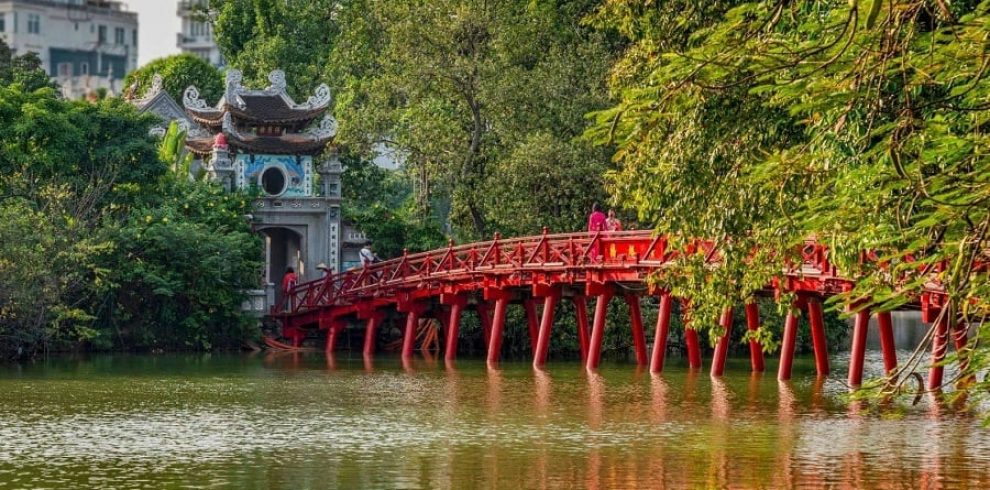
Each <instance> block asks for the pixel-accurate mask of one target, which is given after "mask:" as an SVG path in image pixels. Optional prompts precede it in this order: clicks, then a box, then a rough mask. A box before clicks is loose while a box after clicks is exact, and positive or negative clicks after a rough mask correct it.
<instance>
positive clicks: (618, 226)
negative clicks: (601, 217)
mask: <svg viewBox="0 0 990 490" xmlns="http://www.w3.org/2000/svg"><path fill="white" fill-rule="evenodd" d="M605 229H606V230H608V231H622V222H621V221H619V218H616V217H615V210H614V209H609V210H608V219H606V220H605Z"/></svg>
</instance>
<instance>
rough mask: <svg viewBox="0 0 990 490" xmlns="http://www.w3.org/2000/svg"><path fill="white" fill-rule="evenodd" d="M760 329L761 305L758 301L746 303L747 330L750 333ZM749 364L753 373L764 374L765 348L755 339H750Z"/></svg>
mask: <svg viewBox="0 0 990 490" xmlns="http://www.w3.org/2000/svg"><path fill="white" fill-rule="evenodd" d="M759 328H760V305H758V304H756V301H753V302H752V303H746V329H747V330H749V331H750V332H752V331H755V330H757V329H759ZM749 364H750V366H751V367H752V369H753V371H757V372H763V371H765V370H766V365H765V363H764V361H763V346H761V345H760V343H759V342H757V341H756V340H754V339H752V338H751V339H749Z"/></svg>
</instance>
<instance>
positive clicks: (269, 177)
mask: <svg viewBox="0 0 990 490" xmlns="http://www.w3.org/2000/svg"><path fill="white" fill-rule="evenodd" d="M261 188H262V189H264V190H265V192H266V193H268V194H269V195H272V196H277V195H279V194H281V193H283V192H285V173H284V172H282V169H280V168H278V167H269V168H267V169H265V171H264V172H262V173H261Z"/></svg>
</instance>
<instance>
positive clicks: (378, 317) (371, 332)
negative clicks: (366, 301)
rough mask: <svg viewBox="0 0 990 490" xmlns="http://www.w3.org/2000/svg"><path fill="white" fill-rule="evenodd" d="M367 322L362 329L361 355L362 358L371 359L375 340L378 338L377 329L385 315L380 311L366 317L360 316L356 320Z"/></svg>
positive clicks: (373, 353)
mask: <svg viewBox="0 0 990 490" xmlns="http://www.w3.org/2000/svg"><path fill="white" fill-rule="evenodd" d="M362 317H363V319H365V320H367V323H366V324H365V327H364V349H363V351H362V353H363V354H364V357H371V356H374V355H375V339H377V338H378V327H379V326H381V324H382V320H384V319H385V313H383V312H380V311H373V312H371V313H368V314H366V315H360V316H359V317H358V318H362Z"/></svg>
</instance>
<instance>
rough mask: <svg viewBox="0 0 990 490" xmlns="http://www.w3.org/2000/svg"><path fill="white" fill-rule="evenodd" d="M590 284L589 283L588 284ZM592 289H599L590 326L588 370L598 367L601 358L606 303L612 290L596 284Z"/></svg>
mask: <svg viewBox="0 0 990 490" xmlns="http://www.w3.org/2000/svg"><path fill="white" fill-rule="evenodd" d="M589 286H590V285H589ZM593 289H598V290H600V292H599V294H598V295H597V296H598V299H597V300H596V301H595V322H594V325H592V327H591V339H590V341H589V343H588V361H587V363H586V367H587V368H588V369H589V370H594V369H598V364H599V363H600V362H601V360H602V340H603V339H604V338H605V316H606V315H607V314H608V304H609V302H611V301H612V295H613V292H612V291H611V289H609V288H608V287H607V286H604V285H598V286H597V287H593Z"/></svg>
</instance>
